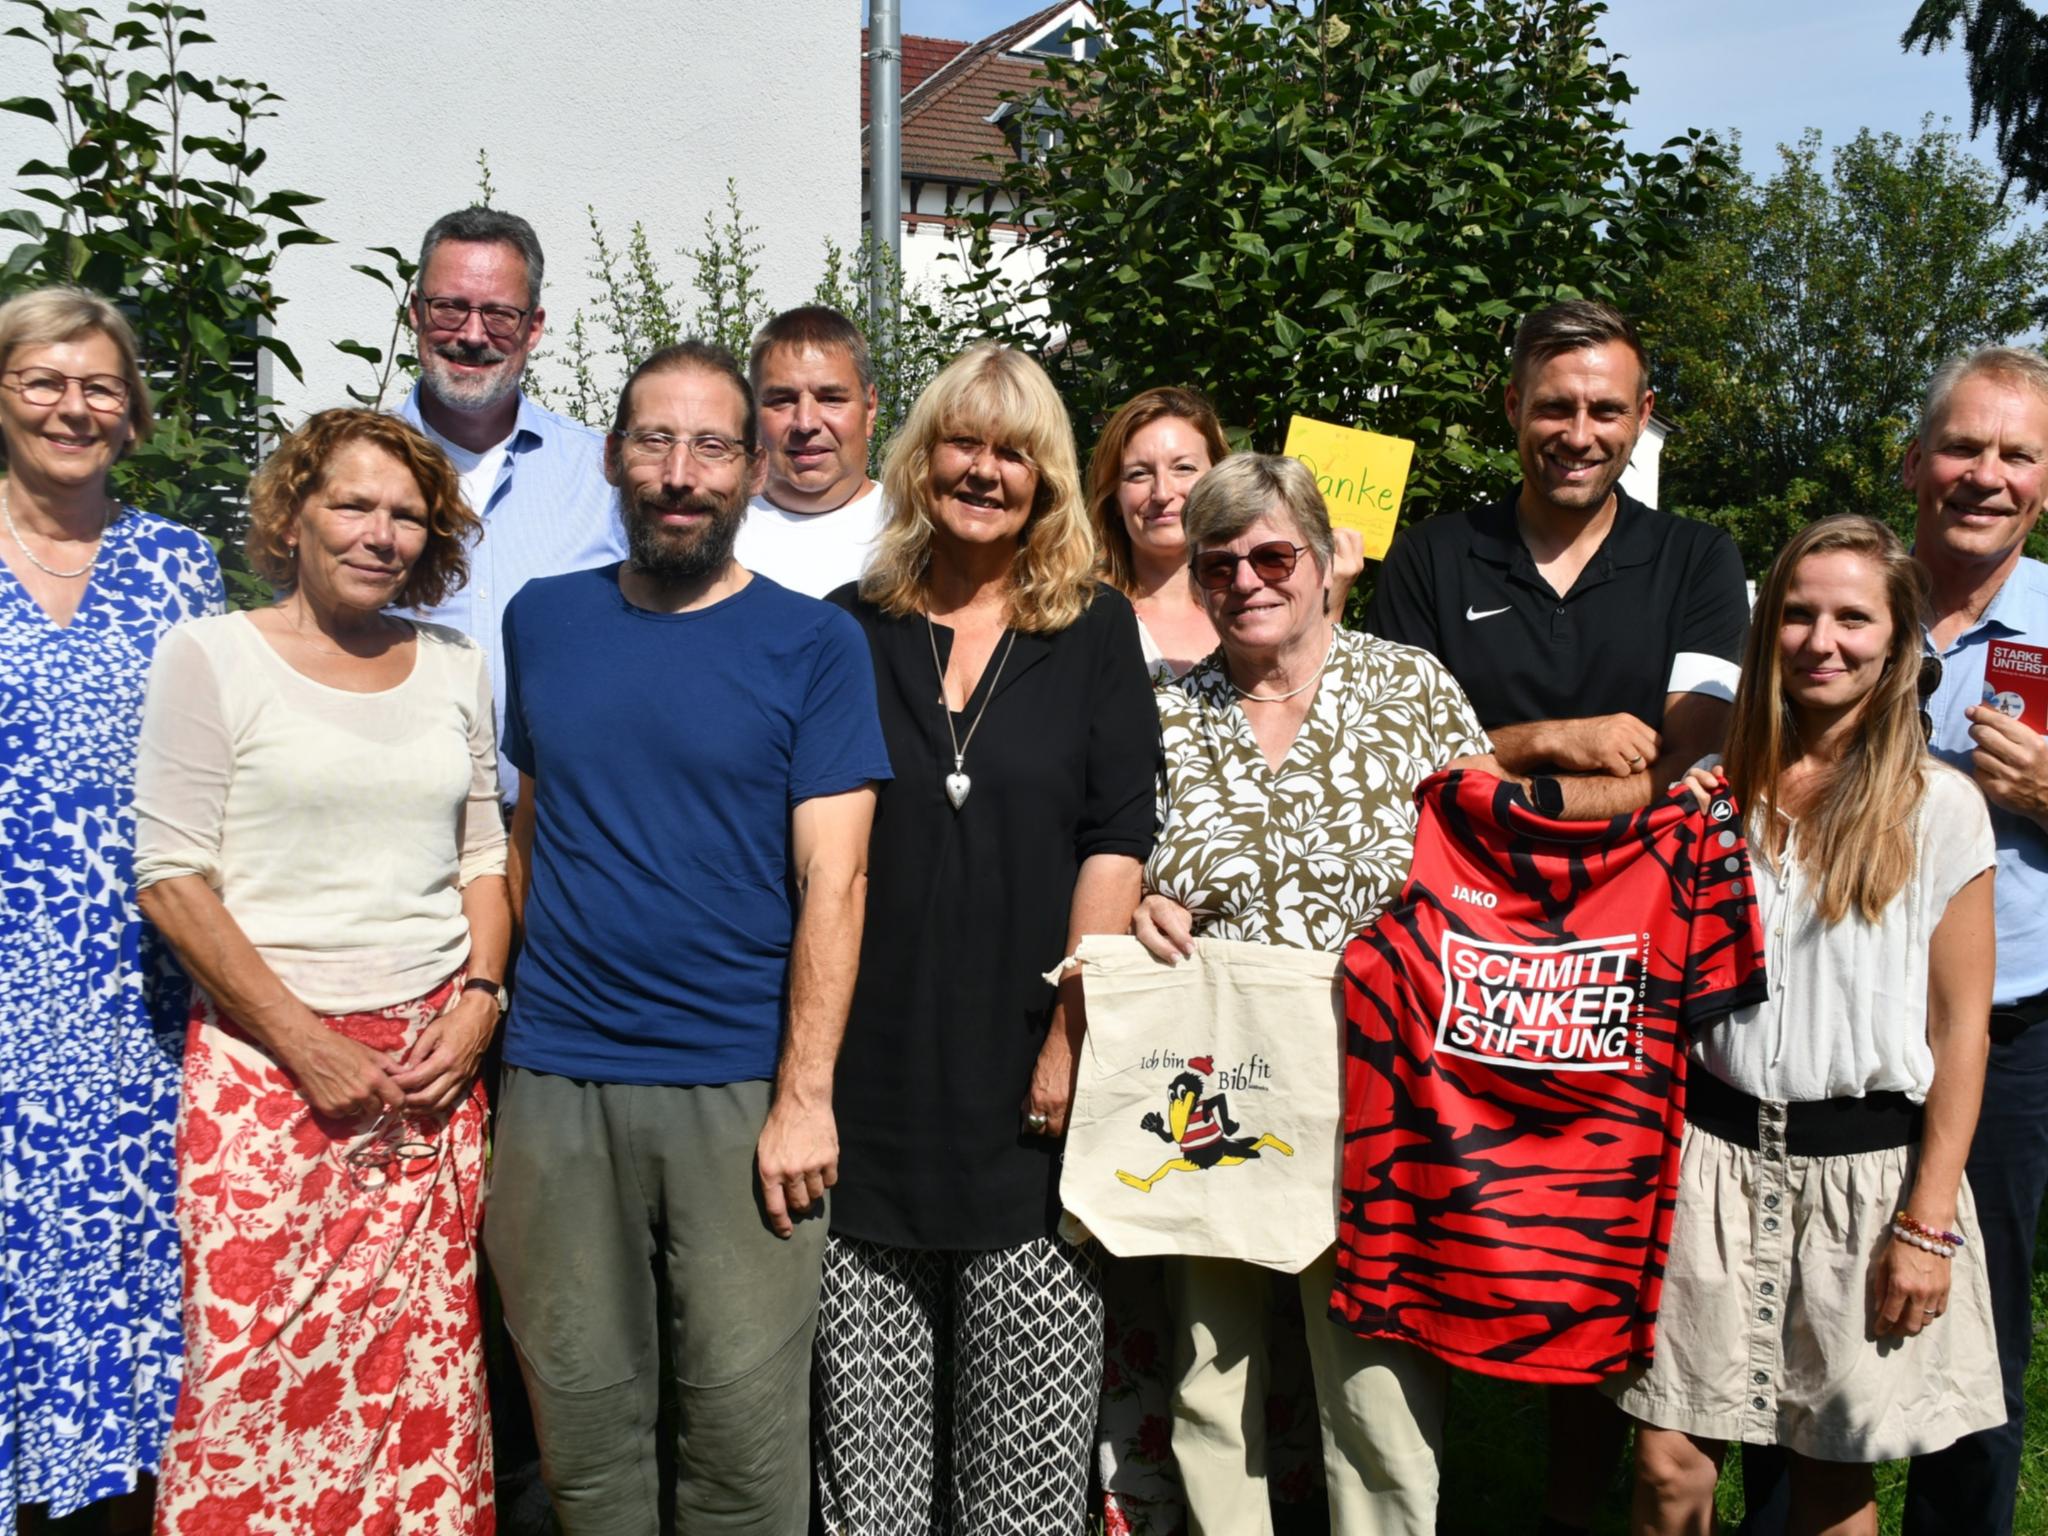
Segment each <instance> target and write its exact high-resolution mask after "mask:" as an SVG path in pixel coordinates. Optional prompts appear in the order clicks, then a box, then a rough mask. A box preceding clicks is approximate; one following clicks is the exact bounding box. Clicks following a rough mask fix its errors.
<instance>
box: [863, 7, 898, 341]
mask: <svg viewBox="0 0 2048 1536" xmlns="http://www.w3.org/2000/svg"><path fill="white" fill-rule="evenodd" d="M868 239H869V240H870V241H872V242H873V259H872V260H871V261H870V262H869V269H870V274H871V275H870V277H869V280H868V325H869V332H868V341H869V344H870V345H871V346H872V347H873V348H874V349H875V350H876V351H877V352H884V351H886V350H887V348H888V346H889V344H890V337H891V333H892V332H893V331H894V330H895V328H896V291H897V287H898V285H899V283H900V281H901V275H902V272H903V13H902V10H901V8H900V7H899V6H898V4H897V0H870V4H869V6H868Z"/></svg>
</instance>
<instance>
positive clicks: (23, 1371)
mask: <svg viewBox="0 0 2048 1536" xmlns="http://www.w3.org/2000/svg"><path fill="white" fill-rule="evenodd" d="M150 428H151V417H150V408H149V390H148V388H147V387H146V386H145V385H144V384H143V381H142V370H141V367H140V364H139V363H138V360H137V358H136V353H135V337H134V334H133V333H132V332H131V331H130V330H129V328H128V322H127V321H126V320H125V319H123V318H122V316H121V312H120V311H119V310H117V309H115V308H114V306H113V305H111V304H109V303H108V302H107V301H106V300H105V299H102V298H100V297H99V296H98V295H96V294H90V293H85V292H82V291H80V290H78V289H73V288H44V289H40V290H38V291H36V292H33V293H25V294H22V295H20V296H19V297H16V298H13V299H10V300H8V302H7V303H6V304H4V305H0V470H4V472H5V474H4V478H0V529H4V532H0V1185H4V1186H5V1187H6V1190H7V1195H6V1220H5V1222H4V1223H0V1531H6V1532H11V1531H13V1530H14V1528H15V1519H16V1512H17V1510H19V1509H20V1508H21V1507H22V1506H32V1507H40V1508H42V1509H44V1510H45V1511H46V1512H47V1513H48V1514H50V1515H51V1516H55V1517H62V1516H64V1515H69V1514H71V1513H73V1512H75V1511H76V1510H78V1509H80V1508H82V1507H84V1506H85V1505H87V1504H91V1503H94V1502H96V1501H98V1500H102V1499H113V1498H117V1497H119V1496H120V1495H123V1494H126V1493H128V1492H129V1491H130V1490H132V1489H134V1488H135V1487H136V1485H137V1483H138V1482H139V1481H140V1480H141V1479H143V1478H145V1477H147V1476H148V1475H149V1474H151V1473H153V1472H154V1471H155V1470H156V1465H157V1457H158V1454H159V1451H160V1450H161V1447H162V1444H163V1437H164V1433H165V1431H166V1430H168V1429H169V1428H170V1422H171V1409H172V1407H173V1405H174V1403H175V1402H176V1399H177V1379H178V1245H177V1232H176V1229H175V1227H174V1225H173V1220H172V1210H171V1196H172V1191H173V1190H174V1188H175V1187H176V1177H175V1173H174V1169H173V1164H172V1148H171V1128H172V1123H173V1120H174V1119H175V1117H176V1115H177V1108H178V1052H179V1040H180V1037H181V1035H182V1030H183V1019H184V1007H185V1002H184V999H185V988H184V978H183V977H181V976H179V975H178V974H177V970H176V968H175V967H174V966H172V965H171V964H170V962H169V957H168V956H167V955H166V954H165V953H164V951H163V947H162V946H161V945H160V944H159V943H157V941H156V935H155V934H154V933H153V932H151V931H150V929H149V927H148V925H147V924H145V923H144V922H143V921H142V918H141V915H140V914H139V913H138V912H137V910H136V907H135V889H134V880H133V871H132V868H131V865H132V862H133V849H134V841H135V814H134V808H133V805H132V803H131V795H132V790H133V787H134V780H135V745H136V736H137V733H138V731H139V730H140V728H141V724H142V698H143V689H144V685H145V684H146V682H147V679H148V676H149V664H150V658H151V657H152V656H153V655H154V654H155V651H156V648H157V645H158V643H159V642H160V641H161V640H162V638H163V636H164V635H165V633H166V632H167V631H169V630H170V629H171V628H172V626H174V625H176V624H179V623H182V622H183V621H184V620H186V619H189V618H193V617H195V616H197V615H200V614H208V613H218V612H219V611H220V607H221V597H222V593H221V580H220V567H219V565H218V564H216V563H215V561H214V558H213V553H212V551H211V550H209V549H208V548H207V547H206V541H205V540H204V539H202V538H201V537H200V536H199V535H198V534H197V533H194V532H193V531H192V530H191V529H189V528H182V527H179V526H178V525H177V524H175V523H171V522H166V521H165V520H164V519H162V518H160V517H152V516H150V515H149V514H148V513H146V512H140V511H137V510H136V509H135V508H134V507H130V506H125V505H123V504H122V502H121V501H120V499H119V497H117V496H116V495H115V494H114V493H113V491H112V490H111V488H110V485H109V480H108V476H109V472H110V471H111V470H112V469H113V468H114V466H115V465H116V464H117V463H118V462H119V461H120V460H121V459H122V458H123V457H124V456H125V455H126V454H127V452H128V450H129V449H130V448H131V447H132V446H133V445H134V444H135V443H137V442H138V441H140V440H142V439H144V438H146V437H148V436H149V433H150ZM146 1514H147V1512H146V1510H145V1509H127V1510H122V1511H119V1513H118V1517H119V1518H130V1517H132V1518H133V1519H135V1520H137V1521H140V1520H143V1519H146Z"/></svg>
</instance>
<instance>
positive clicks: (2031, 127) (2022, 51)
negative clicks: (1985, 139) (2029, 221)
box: [1899, 0, 2048, 203]
mask: <svg viewBox="0 0 2048 1536" xmlns="http://www.w3.org/2000/svg"><path fill="white" fill-rule="evenodd" d="M1959 28H1960V29H1961V31H1962V43H1963V53H1964V56H1965V57H1966V58H1967V59H1968V60H1969V80H1970V137H1971V138H1975V137H1976V136H1977V135H1978V134H1980V133H1982V132H1983V131H1984V126H1985V124H1987V123H1991V124H1995V125H1996V126H1997V130H1998V132H1997V142H1998V161H1999V164H2000V165H2001V166H2003V167H2004V169H2005V180H2004V182H2003V183H2002V184H2001V185H2000V186H1999V189H1998V198H1999V201H2000V202H2003V201H2004V200H2005V194H2006V191H2007V189H2009V188H2010V187H2011V186H2012V184H2013V183H2014V182H2018V183H2019V188H2020V195H2021V196H2022V197H2024V198H2025V199H2026V200H2027V201H2028V202H2030V203H2031V202H2036V201H2038V200H2039V199H2040V197H2041V194H2042V193H2043V192H2044V191H2048V17H2044V16H2043V15H2042V14H2041V12H2040V8H2039V6H2037V5H2032V4H2029V3H2027V0H1923V3H1922V5H1921V6H1920V8H1919V9H1918V10H1917V11H1915V12H1914V13H1913V19H1912V21H1911V22H1910V23H1908V24H1907V27H1906V30H1905V33H1904V35H1903V36H1901V37H1900V38H1899V46H1900V47H1901V48H1903V49H1905V50H1906V51H1907V52H1908V53H1910V52H1912V51H1913V49H1914V48H1915V47H1918V48H1919V50H1920V51H1921V53H1923V54H1926V53H1930V52H1932V51H1933V50H1934V49H1936V48H1943V49H1945V48H1947V47H1948V46H1949V45H1950V44H1951V43H1953V42H1954V41H1955V40H1956V32H1957V30H1958V29H1959Z"/></svg>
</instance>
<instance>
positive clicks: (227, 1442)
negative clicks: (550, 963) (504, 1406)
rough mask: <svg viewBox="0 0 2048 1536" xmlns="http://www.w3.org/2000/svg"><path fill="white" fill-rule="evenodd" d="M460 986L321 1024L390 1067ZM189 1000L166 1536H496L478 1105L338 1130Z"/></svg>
mask: <svg viewBox="0 0 2048 1536" xmlns="http://www.w3.org/2000/svg"><path fill="white" fill-rule="evenodd" d="M460 980H461V978H460V975H459V974H458V975H457V976H454V977H451V978H449V980H447V981H446V982H443V983H442V984H441V985H440V986H438V987H436V988H435V989H434V990H433V991H432V992H429V993H428V994H427V995H426V996H425V997H422V998H419V999H417V1000H415V1001H413V1002H410V1003H400V1004H398V1005H396V1006H394V1007H390V1008H383V1009H379V1010H377V1011H375V1012H372V1013H350V1014H338V1015H331V1016H329V1017H328V1018H327V1019H326V1020H325V1021H324V1022H325V1023H326V1024H327V1026H328V1027H329V1028H330V1029H335V1030H339V1031H340V1032H341V1033H342V1034H345V1035H347V1036H349V1037H350V1038H351V1039H353V1040H357V1041H360V1042H361V1043H362V1044H364V1045H367V1046H370V1047H372V1048H373V1049H377V1050H383V1051H389V1052H392V1053H394V1054H395V1053H397V1052H399V1051H402V1050H404V1049H405V1048H406V1047H407V1046H409V1045H411V1043H412V1041H413V1039H414V1037H415V1036H417V1035H418V1034H419V1032H420V1031H421V1030H422V1029H424V1028H425V1027H426V1025H427V1024H428V1023H429V1022H430V1021H431V1020H433V1019H434V1018H435V1017H436V1016H437V1015H438V1014H440V1013H441V1012H442V1011H443V1010H444V1009H447V1008H449V1007H452V1006H453V1005H454V1003H455V1001H456V999H457V998H459V997H460V996H461V992H460V990H459V985H460ZM193 995H194V1003H193V1009H192V1018H191V1023H190V1026H189V1028H188V1031H187V1034H186V1043H185V1080H184V1089H183V1096H182V1098H181V1100H180V1103H179V1109H178V1230H179V1236H180V1238H181V1240H182V1246H183V1253H184V1271H185V1301H184V1322H185V1380H184V1386H183V1389H182V1391H181V1393H180V1395H179V1398H178V1412H177V1418H176V1420H175V1421H174V1422H173V1424H172V1426H171V1439H170V1443H169V1445H168V1446H166V1447H165V1450H164V1458H163V1470H162V1474H161V1478H160V1481H159V1485H158V1492H157V1504H156V1526H157V1531H158V1532H159V1536H244V1533H250V1536H254V1533H267V1532H292V1533H294V1536H297V1533H314V1536H329V1533H334V1536H340V1533H343V1532H365V1533H368V1536H396V1533H397V1532H400V1531H403V1532H405V1533H406V1536H487V1533H489V1532H490V1531H491V1530H492V1529H493V1526H494V1523H495V1516H494V1514H493V1509H492V1499H491V1490H492V1484H491V1445H490V1414H489V1408H488V1406H487V1404H486V1402H485V1397H484V1357H483V1342H482V1320H481V1315H480V1313H479V1310H478V1305H477V1287H476V1235H477V1226H478V1223H479V1220H480V1219H481V1215H482V1211H481V1201H480V1196H481V1191H482V1181H483V1143H484V1096H483V1089H482V1087H481V1085H477V1086H473V1087H472V1088H471V1089H470V1091H469V1093H468V1094H467V1095H465V1096H464V1098H463V1099H462V1101H461V1103H460V1104H459V1105H458V1106H457V1107H456V1109H455V1110H454V1111H452V1112H451V1113H449V1114H448V1115H446V1116H445V1117H443V1116H409V1117H407V1118H406V1119H405V1120H404V1121H403V1122H402V1123H401V1122H398V1121H396V1120H393V1121H389V1122H380V1123H376V1124H374V1125H373V1123H372V1122H371V1121H368V1120H365V1121H361V1122H350V1121H332V1120H327V1119H325V1118H323V1117H320V1116H317V1115H315V1114H314V1113H313V1111H312V1109H311V1108H310V1107H309V1106H308V1105H307V1103H306V1101H305V1099H304V1098H302V1097H301V1096H300V1094H299V1091H298V1089H297V1088H296V1087H295V1086H294V1085H293V1083H292V1080H291V1078H290V1077H289V1076H287V1075H286V1073H285V1072H284V1070H283V1069H282V1068H281V1067H279V1066H278V1065H277V1063H276V1062H275V1061H273V1060H272V1059H271V1058H270V1056H269V1055H267V1054H266V1053H265V1052H264V1051H263V1049H262V1048H261V1047H260V1046H258V1045H257V1044H256V1043H255V1042H254V1041H252V1040H251V1039H250V1038H249V1037H248V1036H247V1035H245V1034H243V1033H242V1031H241V1030H240V1029H239V1028H238V1027H236V1025H235V1024H234V1022H233V1021H232V1020H230V1019H228V1018H226V1017H225V1016H223V1015H222V1014H220V1013H219V1012H218V1011H217V1010H216V1009H215V1008H214V1006H213V1003H212V1001H211V999H209V998H207V997H206V996H205V994H204V993H202V992H200V991H199V990H198V989H197V988H195V989H194V994H193Z"/></svg>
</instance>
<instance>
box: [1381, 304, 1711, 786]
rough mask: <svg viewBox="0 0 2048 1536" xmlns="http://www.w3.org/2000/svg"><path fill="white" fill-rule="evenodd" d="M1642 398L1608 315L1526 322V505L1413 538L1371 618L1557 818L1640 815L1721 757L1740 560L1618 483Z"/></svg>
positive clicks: (1520, 342) (1514, 403) (1585, 312)
mask: <svg viewBox="0 0 2048 1536" xmlns="http://www.w3.org/2000/svg"><path fill="white" fill-rule="evenodd" d="M1653 398H1654V397H1653V395H1652V393H1651V390H1650V379H1649V364H1648V361H1647V360H1646V358H1645V357H1644V354H1643V346H1642V342H1641V341H1640V340H1638V339H1637V337H1636V332H1635V327H1634V326H1633V325H1631V324H1630V323H1629V321H1628V320H1627V318H1626V317H1624V316H1623V315H1622V314H1621V313H1620V311H1618V310H1616V309H1613V308H1611V307H1610V306H1608V305H1606V304H1598V303H1593V302H1589V301H1586V300H1573V301H1571V302H1569V303H1563V304H1553V305H1551V306H1550V307H1549V308H1548V309H1539V310H1537V311H1536V312H1535V313H1533V314H1531V315H1530V316H1529V317H1528V318H1527V319H1525V320H1524V321H1523V322H1522V324H1521V327H1520V328H1519V329H1518V330H1517V331H1516V332H1515V349H1514V357H1513V366H1512V370H1511V372H1510V375H1509V382H1508V389H1507V412H1508V420H1510V421H1512V422H1513V423H1514V425H1515V442H1516V448H1517V451H1518V453H1519V455H1520V457H1521V461H1522V484H1521V486H1520V488H1519V489H1517V490H1515V491H1513V492H1511V493H1510V494H1508V495H1507V496H1504V497H1502V498H1501V499H1500V500H1499V501H1496V502H1493V503H1491V504H1489V505H1486V506H1482V507H1476V508H1474V509H1472V510H1471V511H1469V512H1465V513H1462V514H1454V515H1446V516H1442V517H1432V518H1429V519H1427V520H1426V521H1424V522H1422V523H1421V524H1419V525H1417V526H1415V527H1413V528H1410V529H1408V530H1407V531H1406V532H1405V533H1403V534H1402V536H1401V537H1400V539H1399V540H1397V541H1396V542H1395V544H1394V547H1393V549H1392V550H1391V551H1390V552H1389V553H1388V556H1387V560H1386V564H1385V565H1384V566H1382V567H1381V569H1380V573H1379V581H1378V584H1377V586H1376V587H1375V589H1374V591H1373V597H1372V602H1371V604H1370V605H1369V606H1368V607H1367V609H1366V618H1365V623H1366V628H1368V629H1370V630H1371V631H1372V632H1373V633H1374V634H1377V635H1382V636H1384V637H1386V638H1387V639H1389V640H1397V641H1400V642H1401V643H1403V644H1405V645H1418V646H1421V647H1422V648H1423V649H1424V650H1427V651H1431V652H1434V653H1435V655H1436V656H1437V657H1438V659H1440V660H1441V661H1442V662H1443V663H1444V665H1445V666H1447V667H1449V668H1450V670H1451V674H1452V675H1453V676H1454V677H1456V678H1457V680H1458V682H1459V684H1460V685H1461V686H1462V687H1463V688H1464V690H1465V692H1466V694H1467V696H1468V697H1470V699H1471V700H1472V707H1473V709H1474V710H1475V711H1477V713H1478V715H1479V723H1480V724H1481V725H1483V726H1485V727H1486V731H1487V734H1488V735H1489V736H1490V737H1491V738H1492V740H1493V749H1494V756H1495V758H1496V759H1497V760H1498V761H1499V763H1500V766H1501V769H1502V771H1503V774H1504V775H1505V776H1509V777H1513V778H1518V779H1520V780H1521V781H1522V782H1523V784H1524V786H1525V787H1526V788H1527V789H1528V790H1529V793H1530V798H1531V799H1532V801H1533V802H1534V803H1535V804H1536V805H1537V807H1538V808H1539V809H1541V810H1544V811H1547V812H1548V813H1550V814H1552V815H1564V816H1571V817H1582V818H1595V817H1604V816H1613V815H1619V814H1621V813H1623V812H1627V811H1633V810H1638V809H1640V808H1641V807H1643V806H1646V805H1648V804H1649V803H1650V802H1651V800H1652V799H1653V798H1654V797H1656V796H1657V795H1659V794H1661V793H1662V792H1663V790H1664V788H1665V786H1666V785H1668V784H1670V783H1671V782H1672V781H1673V780H1674V779H1676V778H1678V776H1679V775H1680V774H1682V773H1683V772H1684V771H1685V770H1686V769H1687V768H1688V767H1690V766H1691V765H1692V764H1693V763H1694V762H1696V761H1697V760H1698V759H1699V758H1700V757H1702V756H1704V755H1705V754H1707V753H1709V752H1713V751H1717V750H1719V748H1720V745H1721V736H1722V733H1723V731H1725V730H1726V728H1727V722H1728V706H1729V704H1730V703H1731V702H1732V701H1733V699H1734V696H1735V679H1736V674H1737V671H1738V669H1739V666H1740V663H1741V657H1742V640H1743V634H1744V632H1745V630H1746V629H1747V628H1748V622H1749V599H1748V595H1747V592H1746V591H1745V589H1744V586H1743V576H1742V561H1741V558H1740V557H1739V556H1738V555H1737V554H1736V552H1735V546H1734V544H1733V543H1732V542H1731V541H1730V540H1729V538H1728V536H1727V535H1726V534H1724V533H1722V532H1721V531H1720V530H1719V529H1717V528H1714V527H1711V526H1709V525H1708V524H1706V523H1699V522H1691V521H1688V520H1686V519H1683V518H1677V517H1671V516H1669V515H1667V514H1666V513H1662V512H1659V511H1657V510H1655V509H1654V508H1652V507H1646V506H1644V505H1643V504H1642V503H1641V502H1639V501H1637V500H1636V499H1635V498H1634V497H1633V496H1630V495H1629V494H1628V492H1627V491H1624V490H1623V489H1622V488H1621V485H1620V481H1621V472H1622V470H1624V469H1625V468H1627V467H1628V461H1629V455H1630V454H1631V453H1632V452H1634V450H1635V446H1636V439H1637V438H1638V437H1640V436H1641V435H1642V431H1643V427H1644V424H1645V423H1647V422H1648V421H1649V419H1650V405H1651V401H1652V399H1653Z"/></svg>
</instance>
